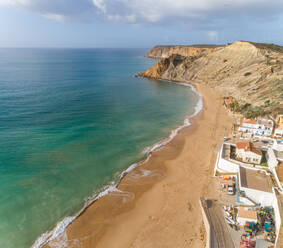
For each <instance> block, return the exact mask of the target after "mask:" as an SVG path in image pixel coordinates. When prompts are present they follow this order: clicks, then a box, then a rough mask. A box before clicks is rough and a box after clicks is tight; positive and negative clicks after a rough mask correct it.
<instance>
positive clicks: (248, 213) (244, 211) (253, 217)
mask: <svg viewBox="0 0 283 248" xmlns="http://www.w3.org/2000/svg"><path fill="white" fill-rule="evenodd" d="M237 221H238V223H239V224H240V225H242V226H244V225H245V224H246V222H253V223H255V224H256V223H257V212H256V211H255V210H253V209H250V208H247V207H239V209H238V216H237Z"/></svg>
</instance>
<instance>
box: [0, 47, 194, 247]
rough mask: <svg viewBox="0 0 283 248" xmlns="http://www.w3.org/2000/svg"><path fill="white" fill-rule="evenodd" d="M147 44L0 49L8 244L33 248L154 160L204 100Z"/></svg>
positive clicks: (0, 167) (0, 150)
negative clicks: (170, 77) (160, 67)
mask: <svg viewBox="0 0 283 248" xmlns="http://www.w3.org/2000/svg"><path fill="white" fill-rule="evenodd" d="M145 52H146V51H145V50H142V49H135V50H134V49H131V50H130V49H123V50H119V49H0V247H5V248H18V247H23V248H25V247H30V246H31V245H32V244H33V243H34V241H35V240H36V239H37V238H38V237H39V236H40V235H41V234H42V233H44V232H46V231H48V230H51V229H52V228H53V227H54V226H55V225H56V223H57V222H58V221H61V220H62V219H63V218H64V217H66V216H70V215H74V214H75V213H77V212H78V211H79V210H80V209H81V208H82V207H83V204H84V199H85V198H86V197H88V196H90V195H93V194H94V193H95V192H98V191H99V189H101V188H102V186H104V185H106V184H109V183H110V182H111V181H113V180H117V178H118V175H119V173H121V172H122V171H123V170H125V169H126V168H127V167H128V166H129V165H131V164H133V163H134V162H137V161H139V160H141V159H143V158H144V157H145V154H144V153H143V152H142V151H143V150H144V148H145V147H148V146H151V145H153V144H154V143H156V142H158V141H160V140H162V139H163V138H165V137H167V136H169V134H170V132H171V130H172V129H173V128H176V127H178V126H179V125H181V124H182V123H183V120H184V118H185V116H187V115H190V114H192V113H193V112H194V107H195V105H196V103H197V100H198V96H197V95H196V94H195V93H194V92H193V91H192V90H191V89H190V88H189V87H184V86H180V85H176V84H172V83H168V82H162V83H160V82H156V81H152V80H147V79H141V78H134V77H133V75H134V74H135V73H137V72H140V71H143V70H145V69H146V68H148V67H150V66H151V65H153V64H154V63H155V61H154V60H150V59H146V58H144V57H143V54H144V53H145Z"/></svg>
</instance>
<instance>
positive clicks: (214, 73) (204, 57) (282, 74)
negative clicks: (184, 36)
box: [139, 41, 283, 113]
mask: <svg viewBox="0 0 283 248" xmlns="http://www.w3.org/2000/svg"><path fill="white" fill-rule="evenodd" d="M198 49H200V48H198ZM191 51H193V50H191ZM282 51H283V49H282V47H280V46H276V45H272V44H260V43H251V42H244V41H238V42H235V43H233V44H229V45H227V46H224V47H217V48H211V49H210V50H209V51H208V50H206V52H189V53H188V54H189V55H185V56H184V55H179V54H172V55H170V56H169V57H168V58H163V59H162V60H160V61H159V62H158V63H157V64H155V65H154V66H153V67H152V68H150V69H148V70H147V71H145V72H143V73H140V74H139V76H142V77H148V78H155V79H164V80H172V81H180V82H189V83H200V84H208V85H210V86H212V87H214V88H216V89H217V90H218V91H219V92H220V93H221V94H222V95H223V96H233V97H234V98H235V99H236V100H238V101H239V102H243V103H251V104H253V105H255V106H263V105H265V108H266V109H267V110H269V112H273V113H275V112H276V113H278V112H282V111H283V108H282V103H283V52H282ZM191 54H193V55H191Z"/></svg>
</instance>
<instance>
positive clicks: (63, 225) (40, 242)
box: [31, 81, 203, 248]
mask: <svg viewBox="0 0 283 248" xmlns="http://www.w3.org/2000/svg"><path fill="white" fill-rule="evenodd" d="M169 82H172V81H169ZM173 83H176V82H173ZM176 84H179V85H183V86H185V87H191V89H192V91H193V92H194V93H195V94H197V95H198V96H199V99H198V102H197V104H196V106H195V108H194V113H193V114H192V115H190V116H188V117H186V119H185V120H184V122H183V124H182V125H181V126H179V127H177V128H176V129H173V130H172V131H171V133H170V135H169V137H167V138H166V139H164V140H162V141H160V142H157V143H156V144H154V145H153V146H150V147H147V148H145V149H144V150H143V152H144V153H145V154H146V155H147V156H146V159H145V160H143V161H140V162H138V163H134V164H132V165H130V166H129V167H128V168H127V169H126V170H124V171H123V172H122V173H121V174H120V177H119V180H118V182H112V183H111V184H110V185H108V186H105V187H104V188H103V190H102V191H101V192H100V193H99V194H94V195H93V196H90V197H88V198H87V199H86V200H85V204H84V207H83V208H82V209H81V210H80V211H79V212H78V213H77V214H76V215H75V216H68V217H66V218H64V219H63V220H62V221H61V222H59V223H58V224H57V225H56V227H55V228H54V229H53V230H51V231H49V232H46V233H44V234H42V235H41V236H40V237H39V238H38V239H37V240H36V241H35V243H34V244H33V245H32V247H31V248H42V247H43V246H44V245H46V244H47V243H49V242H50V241H52V240H55V239H56V238H57V237H59V236H60V235H62V234H63V233H64V232H65V231H66V229H67V227H68V226H69V225H70V224H71V223H72V222H73V221H74V220H75V219H76V218H77V217H78V216H80V215H81V214H82V213H83V212H84V211H85V210H86V209H87V208H88V207H89V206H90V205H91V204H92V203H93V202H95V201H97V200H98V199H99V198H101V197H103V196H105V195H107V194H109V193H111V192H117V193H121V191H120V190H119V189H118V188H117V186H118V185H119V183H120V181H121V180H122V179H123V178H124V177H125V176H126V175H127V174H128V173H129V172H131V171H132V170H134V169H135V168H137V167H138V166H140V165H142V164H144V163H146V162H147V161H148V160H149V159H150V157H151V153H153V152H155V151H158V150H160V149H162V147H164V146H165V145H166V144H168V143H170V142H171V141H172V140H173V139H174V137H175V136H176V135H177V134H178V133H179V132H180V130H182V129H183V128H185V127H188V126H190V125H191V123H190V119H191V118H193V117H195V116H196V115H197V114H199V113H200V112H201V110H202V109H203V99H202V94H201V93H200V92H198V91H197V89H196V88H195V87H194V86H192V85H190V84H187V83H176Z"/></svg>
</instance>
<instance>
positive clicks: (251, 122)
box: [243, 118, 257, 124]
mask: <svg viewBox="0 0 283 248" xmlns="http://www.w3.org/2000/svg"><path fill="white" fill-rule="evenodd" d="M243 123H247V124H257V121H256V120H253V119H246V118H244V119H243Z"/></svg>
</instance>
